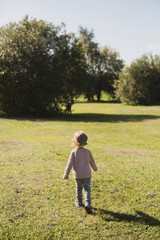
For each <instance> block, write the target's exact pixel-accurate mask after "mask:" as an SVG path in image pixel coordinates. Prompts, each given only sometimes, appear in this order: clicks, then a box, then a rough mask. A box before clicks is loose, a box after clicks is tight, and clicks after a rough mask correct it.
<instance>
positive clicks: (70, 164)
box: [63, 152, 74, 179]
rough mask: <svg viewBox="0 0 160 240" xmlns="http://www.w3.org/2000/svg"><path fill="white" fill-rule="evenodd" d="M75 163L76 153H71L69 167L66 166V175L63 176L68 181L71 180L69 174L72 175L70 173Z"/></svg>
mask: <svg viewBox="0 0 160 240" xmlns="http://www.w3.org/2000/svg"><path fill="white" fill-rule="evenodd" d="M73 162H74V153H73V152H71V154H70V156H69V159H68V162H67V165H66V169H65V172H64V175H63V179H68V178H69V174H70V171H71V169H72V166H73Z"/></svg>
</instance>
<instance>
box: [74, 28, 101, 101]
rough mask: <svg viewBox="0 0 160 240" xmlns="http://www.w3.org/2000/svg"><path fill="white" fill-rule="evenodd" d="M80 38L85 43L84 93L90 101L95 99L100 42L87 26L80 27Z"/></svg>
mask: <svg viewBox="0 0 160 240" xmlns="http://www.w3.org/2000/svg"><path fill="white" fill-rule="evenodd" d="M79 35H80V36H79V39H80V42H81V43H82V45H83V53H84V57H85V60H86V75H85V76H84V78H85V88H84V94H85V96H86V97H87V98H88V100H89V101H91V100H94V95H95V83H96V67H95V62H96V61H97V57H98V56H99V50H98V43H96V42H94V32H93V30H91V31H89V30H88V29H87V28H83V27H80V28H79Z"/></svg>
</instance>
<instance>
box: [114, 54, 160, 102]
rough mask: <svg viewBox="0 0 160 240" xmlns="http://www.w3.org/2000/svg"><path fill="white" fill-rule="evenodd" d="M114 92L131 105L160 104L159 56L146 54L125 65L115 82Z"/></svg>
mask: <svg viewBox="0 0 160 240" xmlns="http://www.w3.org/2000/svg"><path fill="white" fill-rule="evenodd" d="M115 88H116V91H115V94H116V97H117V98H118V99H120V100H121V101H122V102H125V103H128V104H132V105H157V104H160V57H159V56H155V57H153V56H151V55H149V56H147V55H144V56H143V57H142V58H140V59H137V60H136V61H135V62H133V63H132V64H131V65H130V66H129V67H126V68H125V69H124V70H123V71H122V72H121V73H120V76H119V80H118V81H116V82H115Z"/></svg>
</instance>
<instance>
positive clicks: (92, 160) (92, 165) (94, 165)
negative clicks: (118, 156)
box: [90, 152, 98, 172]
mask: <svg viewBox="0 0 160 240" xmlns="http://www.w3.org/2000/svg"><path fill="white" fill-rule="evenodd" d="M90 165H91V167H92V169H93V170H94V171H95V172H96V171H97V170H98V167H97V165H96V163H95V161H94V158H93V156H92V153H91V152H90Z"/></svg>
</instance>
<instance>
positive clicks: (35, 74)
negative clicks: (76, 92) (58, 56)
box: [0, 16, 59, 115]
mask: <svg viewBox="0 0 160 240" xmlns="http://www.w3.org/2000/svg"><path fill="white" fill-rule="evenodd" d="M57 32H58V29H57V28H56V27H55V26H53V25H52V24H47V23H45V22H44V21H42V20H41V21H36V20H35V19H34V20H31V21H29V20H28V16H27V17H25V18H24V19H23V20H22V21H20V22H19V23H18V24H16V23H14V24H9V25H8V26H6V27H4V28H2V29H1V31H0V37H1V39H0V66H1V75H0V86H1V92H2V95H1V96H0V97H1V100H0V101H1V103H2V106H1V107H2V110H3V111H4V112H6V113H8V114H12V115H13V114H28V113H42V112H46V111H51V110H52V111H58V109H59V104H58V101H59V91H58V89H59V88H58V86H59V82H58V78H57V63H56V62H55V59H54V57H53V56H54V49H55V46H56V42H57Z"/></svg>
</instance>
